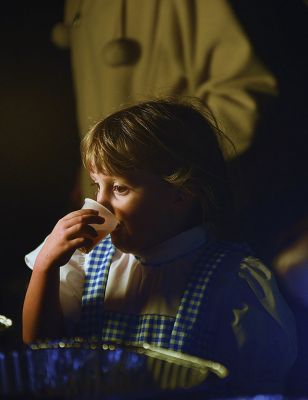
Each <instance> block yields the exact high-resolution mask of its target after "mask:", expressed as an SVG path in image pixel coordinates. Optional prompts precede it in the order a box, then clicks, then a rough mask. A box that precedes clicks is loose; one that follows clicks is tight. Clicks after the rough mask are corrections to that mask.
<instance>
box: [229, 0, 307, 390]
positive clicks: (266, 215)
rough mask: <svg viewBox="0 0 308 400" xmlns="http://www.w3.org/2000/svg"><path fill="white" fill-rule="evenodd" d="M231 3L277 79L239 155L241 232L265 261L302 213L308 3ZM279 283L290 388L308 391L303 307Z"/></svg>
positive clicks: (304, 209) (304, 204)
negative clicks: (290, 345)
mask: <svg viewBox="0 0 308 400" xmlns="http://www.w3.org/2000/svg"><path fill="white" fill-rule="evenodd" d="M231 3H232V5H233V8H234V10H235V12H236V14H237V15H238V16H239V18H240V20H241V22H242V24H243V26H244V28H245V30H246V31H247V33H248V35H249V36H250V38H251V40H252V43H253V44H254V46H255V49H256V52H257V54H258V55H259V57H260V58H261V60H263V62H264V63H265V64H266V65H267V66H268V67H269V69H270V70H271V71H272V72H273V74H274V75H275V76H276V78H277V80H278V85H279V96H278V98H277V100H276V101H275V103H274V105H273V107H272V108H271V109H270V111H269V112H268V113H267V114H266V115H264V119H263V120H262V121H261V123H260V126H259V127H258V129H257V132H256V135H255V140H254V142H253V145H252V147H251V149H250V150H249V151H248V152H247V153H246V154H244V155H243V156H242V157H241V158H240V164H241V171H242V175H243V181H244V188H245V190H247V197H246V198H245V200H244V202H243V204H242V206H243V207H242V211H241V214H240V224H239V226H240V231H241V234H242V236H243V237H244V238H246V239H247V240H248V241H249V243H250V244H251V246H252V247H253V248H254V250H255V252H256V254H257V255H258V256H260V257H261V258H263V259H264V260H265V261H266V263H267V264H268V265H269V266H271V265H272V261H273V259H274V258H275V257H276V256H277V254H278V253H279V251H281V250H282V243H283V240H284V238H285V237H287V236H288V234H289V232H290V231H291V230H292V229H293V227H294V226H296V225H298V224H300V222H301V221H302V220H304V219H305V218H307V215H308V112H307V104H308V79H307V73H308V51H307V49H308V6H307V4H305V2H303V1H295V0H292V1H284V2H282V1H279V0H271V1H265V0H261V1H260V0H258V1H255V0H251V1H249V2H247V1H242V0H234V1H232V2H231ZM280 284H281V288H282V290H283V292H284V295H285V297H286V299H287V301H288V302H289V304H290V305H291V307H292V309H293V311H294V314H295V317H296V321H297V326H298V337H299V349H298V360H297V362H296V364H295V366H294V369H293V371H291V374H290V378H289V382H288V386H289V389H288V390H289V391H290V393H291V394H295V395H299V394H303V393H306V394H307V393H308V380H307V371H308V343H307V338H308V310H307V308H305V307H304V306H303V305H302V304H300V302H299V301H298V300H297V299H296V298H295V297H294V296H292V295H291V294H290V293H289V292H288V291H287V289H286V287H285V285H284V283H283V281H281V282H280Z"/></svg>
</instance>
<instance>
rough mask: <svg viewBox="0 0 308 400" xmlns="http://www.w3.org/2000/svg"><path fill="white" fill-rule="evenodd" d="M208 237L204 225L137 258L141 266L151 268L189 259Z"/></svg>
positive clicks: (182, 233) (174, 237) (177, 236)
mask: <svg viewBox="0 0 308 400" xmlns="http://www.w3.org/2000/svg"><path fill="white" fill-rule="evenodd" d="M207 237H208V234H207V230H206V228H205V227H204V225H198V226H196V227H194V228H191V229H189V230H187V231H185V232H181V233H180V234H178V235H176V236H173V237H172V238H170V239H168V240H166V241H165V242H163V243H160V244H158V245H156V246H154V247H152V248H150V249H148V250H145V251H143V252H142V254H140V255H138V256H135V257H136V259H137V260H138V261H139V262H140V263H141V264H145V265H149V266H159V265H162V264H166V263H170V262H172V261H174V260H176V259H178V258H179V257H187V258H189V256H190V255H191V253H193V254H194V250H196V249H198V248H199V247H200V246H202V245H203V244H204V243H205V242H206V240H207Z"/></svg>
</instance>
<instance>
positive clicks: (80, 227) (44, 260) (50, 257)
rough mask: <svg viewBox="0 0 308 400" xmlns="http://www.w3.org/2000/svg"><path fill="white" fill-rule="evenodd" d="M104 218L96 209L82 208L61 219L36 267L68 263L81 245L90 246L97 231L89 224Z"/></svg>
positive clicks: (100, 221)
mask: <svg viewBox="0 0 308 400" xmlns="http://www.w3.org/2000/svg"><path fill="white" fill-rule="evenodd" d="M103 222H104V218H102V217H100V216H99V215H98V211H96V210H87V209H81V210H78V211H74V212H71V213H69V214H67V215H66V216H65V217H63V218H62V219H60V220H59V221H58V223H57V224H56V226H55V227H54V229H53V231H52V232H51V234H50V235H49V236H48V238H47V239H46V242H45V243H44V246H43V247H42V249H41V251H40V252H39V254H38V256H37V259H36V261H35V268H39V269H41V270H42V271H43V270H45V271H47V270H50V269H51V268H54V267H60V266H61V265H64V264H66V263H67V262H68V261H69V260H70V258H71V257H72V255H73V253H74V252H75V250H76V249H78V248H79V247H84V246H88V245H89V244H90V242H91V238H95V237H96V236H97V233H96V231H95V229H94V228H93V227H92V226H89V224H101V223H103Z"/></svg>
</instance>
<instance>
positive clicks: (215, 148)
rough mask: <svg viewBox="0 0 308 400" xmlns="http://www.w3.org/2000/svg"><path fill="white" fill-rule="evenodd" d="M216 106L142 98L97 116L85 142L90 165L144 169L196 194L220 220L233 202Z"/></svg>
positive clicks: (120, 170)
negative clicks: (127, 105)
mask: <svg viewBox="0 0 308 400" xmlns="http://www.w3.org/2000/svg"><path fill="white" fill-rule="evenodd" d="M224 138H225V135H224V134H223V133H222V132H221V131H220V130H219V129H218V128H217V125H216V123H215V119H214V117H213V116H212V114H211V112H210V111H209V110H207V109H205V107H204V106H203V105H202V109H201V107H198V106H197V105H196V104H194V105H193V104H191V103H190V102H189V103H188V102H184V101H179V100H175V99H158V100H151V101H146V102H142V103H138V104H135V105H132V106H129V107H126V108H124V109H122V110H120V111H118V112H115V113H113V114H111V115H110V116H108V117H107V118H105V119H103V120H102V121H100V122H98V123H97V124H96V125H94V126H93V128H92V129H91V130H90V131H89V132H88V133H87V135H86V136H85V137H84V139H83V141H82V144H81V151H82V157H83V163H84V165H85V167H86V168H87V169H88V170H90V171H91V170H96V171H97V172H101V173H104V174H107V175H112V176H125V175H126V174H127V171H134V170H135V171H137V170H143V171H148V172H151V173H154V174H156V175H158V176H160V177H161V178H162V179H163V180H165V181H166V182H168V183H170V184H171V185H175V186H176V187H178V188H179V189H180V190H183V191H185V192H188V193H190V194H191V195H193V196H196V198H198V199H199V200H200V204H201V206H202V209H203V220H204V221H206V222H207V223H211V224H212V225H213V226H216V227H217V226H218V225H219V224H220V222H221V221H222V220H223V219H224V215H225V212H226V210H227V209H228V207H229V205H230V201H229V200H230V198H229V187H228V180H227V175H226V167H225V162H224V157H223V154H222V150H221V142H222V141H223V140H224Z"/></svg>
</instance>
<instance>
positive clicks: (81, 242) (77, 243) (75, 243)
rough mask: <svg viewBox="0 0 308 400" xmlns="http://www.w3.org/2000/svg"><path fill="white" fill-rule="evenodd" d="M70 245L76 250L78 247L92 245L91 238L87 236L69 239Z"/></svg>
mask: <svg viewBox="0 0 308 400" xmlns="http://www.w3.org/2000/svg"><path fill="white" fill-rule="evenodd" d="M71 245H72V247H73V248H74V249H75V250H77V249H78V248H79V247H90V246H92V240H91V239H89V238H80V237H79V238H76V239H73V240H72V241H71Z"/></svg>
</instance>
